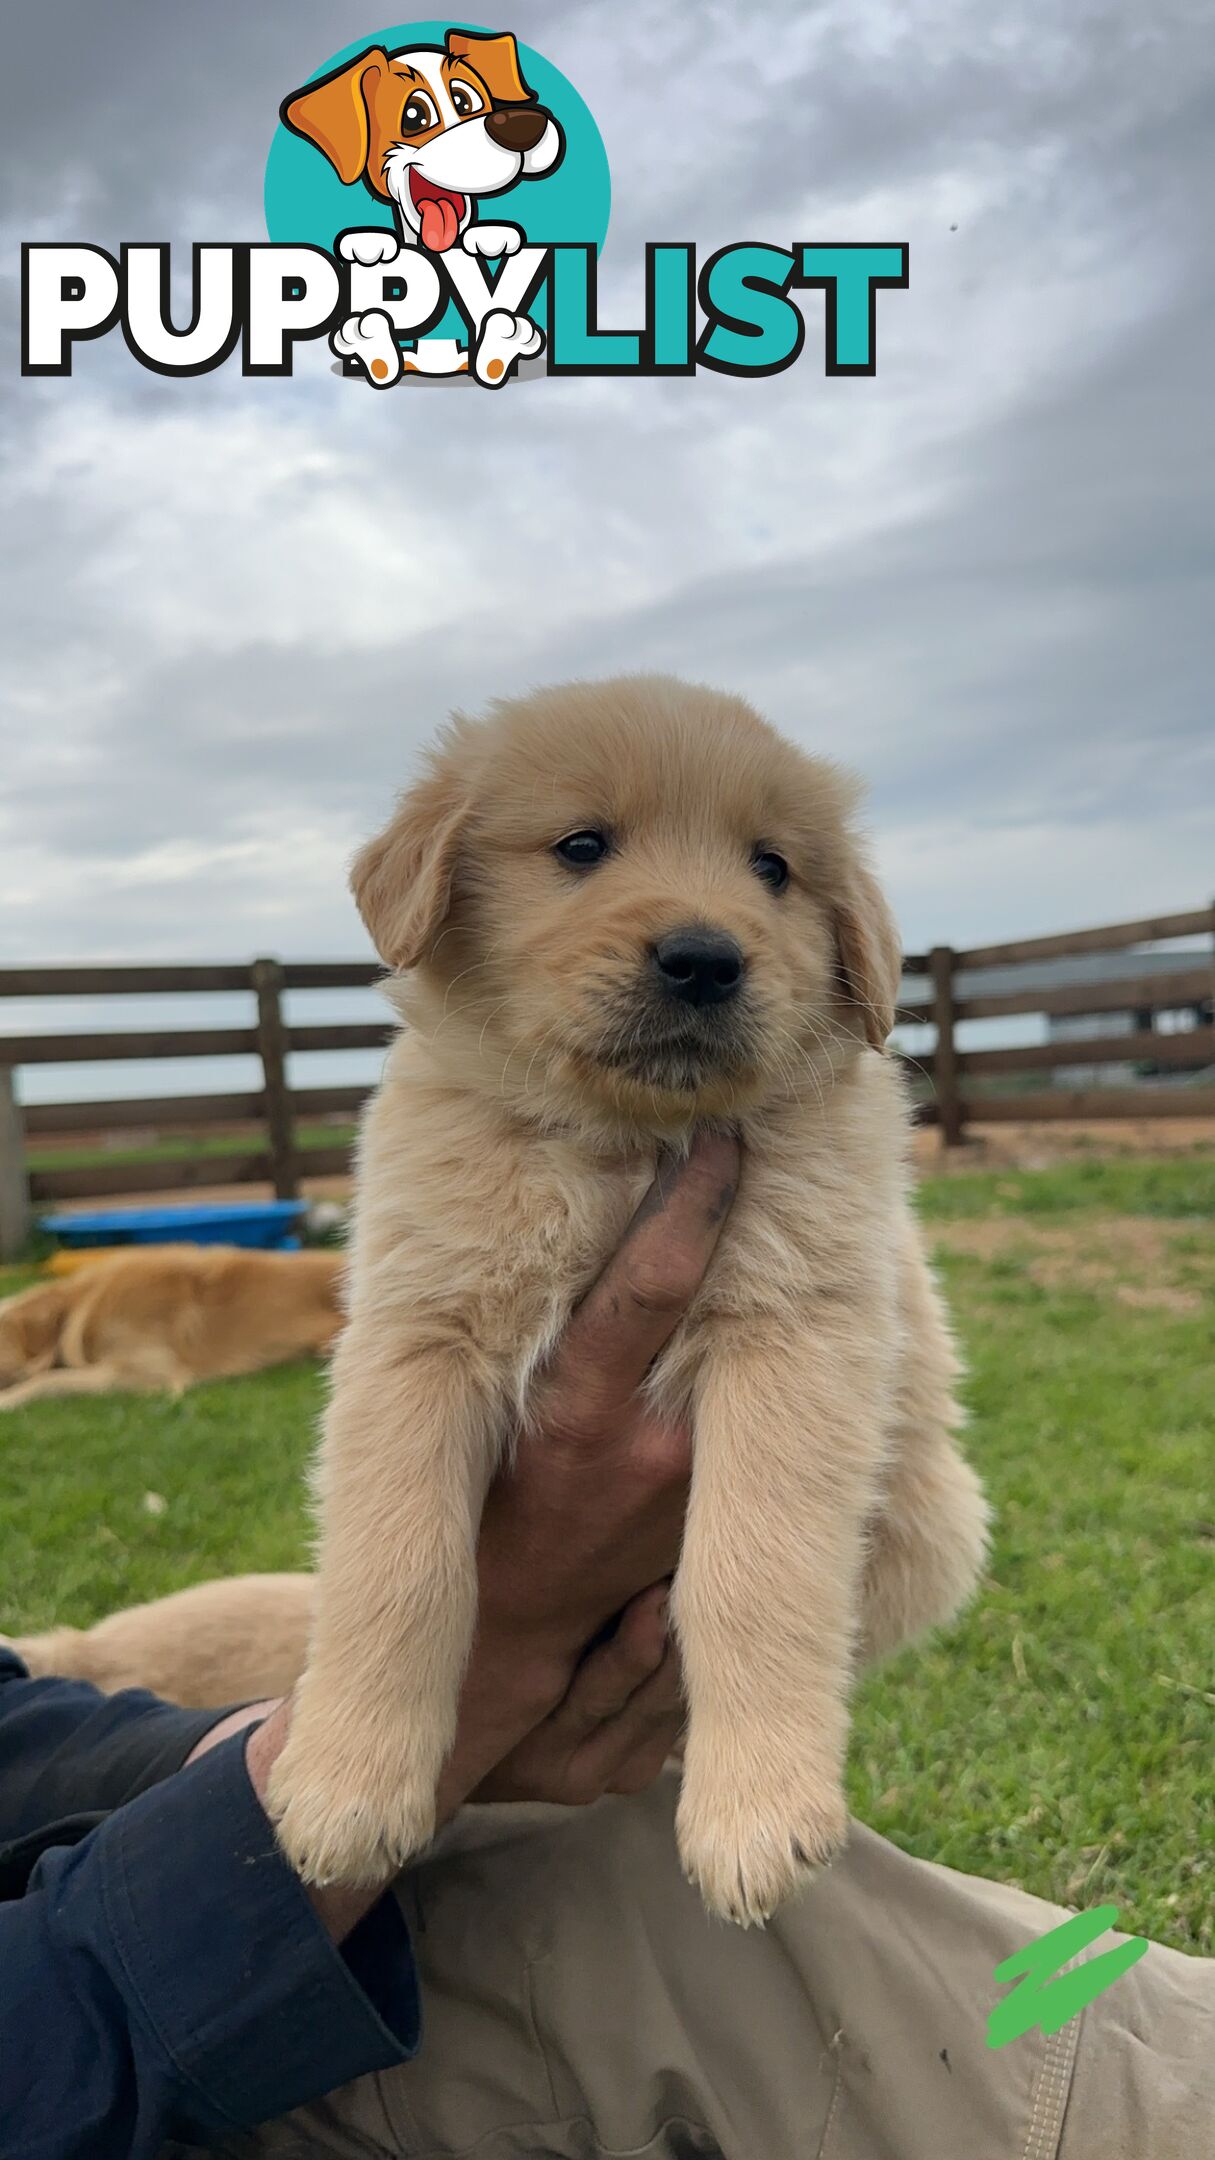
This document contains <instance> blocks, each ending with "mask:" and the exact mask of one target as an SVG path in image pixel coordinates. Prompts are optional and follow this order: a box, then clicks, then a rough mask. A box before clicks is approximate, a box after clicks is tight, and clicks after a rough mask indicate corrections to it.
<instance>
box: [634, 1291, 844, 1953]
mask: <svg viewBox="0 0 1215 2160" xmlns="http://www.w3.org/2000/svg"><path fill="white" fill-rule="evenodd" d="M781 1333H782V1331H778V1330H776V1329H773V1330H772V1331H771V1334H770V1337H769V1339H765V1336H764V1331H763V1330H762V1329H761V1330H759V1331H752V1333H751V1334H750V1336H749V1337H748V1338H746V1339H744V1337H743V1335H742V1333H741V1331H740V1332H738V1333H735V1332H733V1330H727V1331H726V1332H725V1334H724V1335H723V1336H722V1338H721V1339H718V1340H715V1341H714V1342H713V1343H712V1345H711V1347H710V1350H709V1355H708V1361H707V1363H706V1365H705V1366H704V1367H703V1368H702V1372H701V1377H700V1381H699V1384H698V1388H697V1394H696V1402H695V1437H694V1453H693V1469H692V1495H691V1501H690V1505H689V1510H688V1519H687V1529H686V1533H685V1538H684V1549H683V1557H682V1559H681V1562H680V1567H679V1573H678V1575H677V1577H676V1582H675V1593H674V1609H675V1616H676V1624H677V1627H678V1633H679V1640H680V1645H681V1648H682V1652H683V1665H684V1674H685V1680H686V1685H687V1692H688V1701H689V1708H690V1722H689V1728H688V1737H687V1742H686V1747H685V1752H684V1775H683V1791H682V1795H681V1798H680V1803H679V1814H678V1823H677V1827H678V1835H679V1845H680V1853H681V1856H682V1859H683V1863H684V1868H685V1872H686V1873H687V1875H688V1876H689V1879H690V1880H692V1881H694V1882H696V1883H697V1884H698V1885H699V1887H700V1889H701V1892H702V1894H703V1896H704V1899H705V1902H706V1904H707V1905H708V1906H709V1908H710V1910H711V1911H713V1912H716V1913H719V1914H721V1915H722V1916H723V1917H724V1918H727V1919H731V1920H738V1921H740V1922H741V1923H742V1924H743V1925H744V1926H748V1925H750V1924H752V1923H753V1922H759V1923H762V1922H763V1921H764V1920H766V1919H767V1918H768V1917H769V1915H770V1914H771V1913H772V1912H774V1911H775V1909H776V1907H777V1906H778V1905H779V1904H780V1903H781V1901H782V1900H783V1899H784V1898H785V1897H787V1896H788V1895H789V1894H790V1892H791V1891H793V1890H795V1889H796V1888H797V1887H798V1886H799V1884H801V1883H803V1882H806V1881H808V1880H809V1879H810V1877H811V1876H812V1875H813V1874H814V1873H815V1872H816V1870H817V1869H818V1868H820V1867H822V1866H823V1865H825V1863H826V1862H827V1861H829V1860H830V1859H831V1858H832V1857H833V1855H834V1854H835V1853H836V1852H837V1851H838V1849H839V1847H840V1845H841V1844H842V1842H843V1839H844V1835H845V1829H846V1809H845V1803H844V1794H843V1786H842V1773H843V1762H844V1752H845V1747H846V1743H847V1730H848V1710H847V1698H848V1689H849V1683H850V1678H851V1662H852V1653H853V1638H854V1634H855V1629H856V1607H857V1596H858V1587H859V1581H860V1574H861V1565H862V1558H863V1536H864V1523H865V1519H866V1515H867V1512H868V1509H869V1506H870V1505H871V1500H872V1494H873V1490H874V1482H875V1476H876V1470H877V1465H878V1462H879V1460H880V1441H879V1437H878V1433H879V1428H878V1424H877V1418H876V1414H875V1412H874V1410H873V1409H871V1408H869V1407H867V1405H866V1402H865V1392H864V1390H863V1376H862V1375H861V1373H860V1372H858V1370H857V1365H858V1360H857V1359H856V1356H855V1352H854V1351H853V1350H850V1348H849V1346H848V1345H847V1343H846V1340H845V1339H843V1338H842V1337H841V1338H840V1339H839V1340H837V1341H835V1342H833V1341H832V1340H831V1338H830V1335H829V1334H828V1333H825V1332H822V1331H819V1332H816V1333H815V1335H814V1336H813V1337H812V1338H811V1337H810V1336H809V1335H808V1336H807V1338H806V1339H805V1340H804V1341H798V1342H793V1343H790V1342H789V1341H788V1340H787V1339H781Z"/></svg>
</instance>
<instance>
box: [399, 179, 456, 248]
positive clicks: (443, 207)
mask: <svg viewBox="0 0 1215 2160" xmlns="http://www.w3.org/2000/svg"><path fill="white" fill-rule="evenodd" d="M409 186H410V192H411V194H412V196H413V199H414V205H415V207H416V209H417V213H418V216H419V218H420V219H421V227H422V230H421V240H422V245H423V247H424V248H429V249H430V251H431V253H432V254H433V255H442V254H443V252H444V250H445V249H447V248H449V247H451V246H452V245H453V243H454V241H455V238H456V234H457V233H458V232H459V230H460V219H461V218H462V217H463V215H464V211H465V208H466V203H465V198H464V196H463V195H457V193H456V191H455V189H454V188H440V187H436V186H435V185H434V182H433V181H430V180H424V179H423V178H422V175H421V174H420V173H419V172H417V170H416V169H415V170H413V171H411V173H410V175H409Z"/></svg>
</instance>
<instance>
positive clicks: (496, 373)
mask: <svg viewBox="0 0 1215 2160" xmlns="http://www.w3.org/2000/svg"><path fill="white" fill-rule="evenodd" d="M543 350H544V333H543V331H541V330H539V329H538V328H537V326H536V324H535V323H534V322H532V321H531V320H530V318H529V317H528V316H526V315H511V314H508V313H507V310H506V309H505V308H491V310H490V312H489V314H488V315H487V316H486V318H485V321H484V324H483V325H482V329H481V336H480V338H479V340H478V342H477V357H476V376H477V380H478V382H482V383H485V384H486V386H487V387H488V388H489V389H491V390H496V389H498V388H499V386H500V385H501V384H502V383H504V382H505V381H506V378H507V376H508V375H509V374H510V373H511V370H512V369H513V368H514V366H515V363H516V361H518V360H530V359H532V358H533V357H534V355H535V354H536V353H539V352H543Z"/></svg>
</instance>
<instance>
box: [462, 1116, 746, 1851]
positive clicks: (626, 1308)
mask: <svg viewBox="0 0 1215 2160" xmlns="http://www.w3.org/2000/svg"><path fill="white" fill-rule="evenodd" d="M738 1167H739V1153H738V1146H737V1143H736V1142H735V1141H734V1140H732V1139H729V1138H726V1137H725V1136H724V1135H721V1134H707V1133H706V1134H702V1135H701V1136H700V1137H699V1138H698V1139H697V1141H696V1143H695V1145H694V1146H693V1149H692V1152H691V1155H690V1156H689V1158H688V1160H687V1161H686V1162H685V1163H683V1164H681V1165H678V1166H676V1165H674V1164H672V1165H669V1166H666V1167H664V1169H663V1171H662V1174H661V1176H660V1178H659V1179H657V1180H656V1181H655V1183H654V1185H652V1186H651V1188H650V1190H649V1192H648V1193H647V1195H646V1197H645V1199H644V1200H643V1201H642V1203H641V1206H640V1207H639V1209H638V1210H637V1213H636V1215H635V1216H634V1218H633V1221H632V1223H631V1224H630V1226H629V1229H628V1230H627V1231H626V1233H625V1236H624V1239H623V1241H622V1243H621V1245H620V1247H619V1250H618V1251H617V1252H616V1253H615V1254H614V1256H613V1258H612V1259H611V1260H610V1261H609V1262H608V1265H607V1267H606V1268H605V1270H604V1272H603V1274H602V1275H601V1276H600V1278H599V1280H598V1282H596V1283H595V1285H594V1286H593V1288H592V1289H591V1290H590V1291H588V1293H587V1295H586V1297H585V1298H584V1299H583V1301H582V1303H581V1305H580V1306H579V1307H578V1309H577V1311H576V1312H575V1314H574V1316H573V1318H572V1320H571V1321H570V1324H569V1327H568V1328H567V1330H566V1333H565V1336H564V1337H563V1339H562V1342H561V1343H560V1345H559V1347H558V1349H557V1352H556V1355H555V1357H554V1359H553V1362H552V1365H551V1366H550V1368H549V1370H548V1372H547V1373H546V1374H545V1376H544V1377H543V1379H542V1380H541V1382H540V1384H539V1386H538V1388H537V1391H536V1395H535V1401H534V1412H535V1415H534V1426H533V1429H532V1430H530V1431H529V1432H528V1433H526V1434H524V1435H523V1436H522V1438H521V1439H520V1441H519V1444H518V1447H517V1450H516V1452H515V1457H514V1460H513V1462H512V1463H511V1464H510V1465H509V1466H507V1467H506V1468H504V1469H503V1471H502V1472H500V1474H499V1476H498V1477H497V1479H496V1480H495V1482H494V1484H493V1486H492V1488H491V1490H490V1493H489V1495H488V1498H487V1500H486V1505H485V1509H484V1513H483V1516H482V1524H481V1537H480V1543H479V1546H478V1555H477V1559H478V1576H479V1612H478V1626H477V1636H476V1642H475V1645H474V1649H473V1654H472V1658H471V1660H470V1663H469V1669H468V1674H467V1676H466V1680H465V1685H464V1692H463V1695H462V1697H461V1705H460V1721H459V1727H458V1731H457V1737H456V1744H455V1747H454V1749H453V1751H452V1755H451V1757H450V1758H449V1761H448V1764H447V1767H446V1770H445V1772H444V1775H443V1778H442V1780H441V1781H440V1788H439V1819H440V1820H442V1819H443V1818H444V1816H445V1815H447V1814H450V1813H451V1812H452V1811H453V1810H454V1809H455V1808H456V1807H457V1806H459V1805H460V1803H461V1802H462V1801H463V1800H465V1799H467V1798H469V1797H470V1796H472V1795H476V1796H477V1797H479V1798H487V1799H488V1798H508V1797H509V1798H512V1799H526V1798H530V1799H557V1800H565V1801H569V1802H577V1801H580V1800H587V1799H593V1798H597V1797H598V1794H599V1793H600V1792H601V1791H606V1790H613V1791H635V1790H638V1789H639V1788H640V1785H641V1784H645V1783H649V1782H650V1780H651V1779H652V1778H653V1777H654V1776H656V1775H657V1773H658V1770H659V1769H660V1768H661V1765H662V1762H663V1760H664V1759H665V1757H666V1755H667V1754H668V1753H669V1751H670V1746H671V1743H672V1742H673V1740H674V1738H675V1736H676V1734H677V1732H678V1729H679V1723H680V1717H679V1694H678V1671H677V1666H676V1662H675V1656H674V1652H673V1650H672V1649H670V1648H669V1647H666V1648H664V1644H663V1641H662V1640H660V1638H659V1634H658V1629H659V1624H660V1608H661V1607H664V1606H665V1590H666V1584H667V1580H668V1578H669V1577H670V1576H671V1575H672V1574H673V1572H674V1570H675V1566H676V1564H677V1561H678V1558H679V1546H680V1539H681V1536H682V1532H683V1518H684V1511H685V1507H686V1504H687V1495H688V1481H689V1476H690V1472H691V1438H690V1435H689V1433H688V1431H687V1429H686V1427H684V1426H682V1425H678V1424H673V1423H671V1422H670V1421H669V1420H665V1419H662V1418H659V1417H657V1416H656V1415H655V1414H654V1412H653V1411H651V1410H650V1409H648V1408H647V1407H646V1405H645V1404H644V1403H643V1402H642V1401H641V1399H640V1394H639V1391H640V1388H641V1385H642V1383H643V1381H644V1379H645V1377H646V1374H647V1373H648V1371H649V1369H650V1367H651V1365H652V1364H653V1362H654V1359H655V1358H656V1357H657V1356H658V1353H659V1352H660V1350H661V1349H662V1348H663V1345H664V1344H665V1343H666V1342H667V1341H668V1340H669V1338H670V1337H671V1335H672V1334H673V1333H674V1331H675V1329H676V1328H677V1327H678V1325H679V1322H680V1320H681V1319H682V1318H683V1315H684V1313H685V1312H686V1310H687V1308H688V1306H689V1304H690V1303H691V1300H692V1298H693V1297H694V1296H695V1294H696V1291H697V1290H698V1289H699V1287H700V1284H701V1281H702V1280H703V1277H704V1275H705V1272H706V1270H707V1268H708V1265H709V1262H710V1260H711V1259H712V1256H713V1252H714V1249H715V1247H716V1244H717V1239H718V1237H719V1235H720V1232H721V1226H722V1223H723V1222H724V1220H725V1217H726V1215H727V1213H728V1211H729V1208H730V1205H731V1202H732V1200H733V1197H734V1190H735V1186H736V1183H737V1178H738ZM645 1593H650V1594H649V1596H648V1597H647V1596H646V1595H645ZM626 1607H627V1608H629V1611H628V1613H627V1615H626V1617H625V1619H624V1620H622V1622H621V1626H620V1628H619V1629H618V1630H617V1634H616V1637H615V1638H614V1639H613V1640H612V1641H609V1642H607V1643H602V1644H599V1645H598V1646H597V1647H596V1648H594V1649H592V1650H591V1651H590V1652H589V1653H587V1654H586V1656H585V1658H584V1652H586V1646H587V1644H588V1643H593V1642H594V1641H595V1638H596V1637H597V1636H599V1635H600V1634H601V1633H602V1631H603V1629H604V1628H605V1627H606V1626H607V1625H608V1624H609V1623H611V1622H612V1621H614V1620H615V1619H616V1618H617V1616H618V1615H621V1614H625V1608H626ZM661 1624H662V1628H663V1635H664V1636H665V1616H664V1615H663V1616H662V1620H661Z"/></svg>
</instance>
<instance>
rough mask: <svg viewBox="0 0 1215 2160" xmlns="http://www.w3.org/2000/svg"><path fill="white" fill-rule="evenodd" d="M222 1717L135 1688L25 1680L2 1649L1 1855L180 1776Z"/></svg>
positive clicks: (22, 1670)
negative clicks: (50, 1827) (106, 1691)
mask: <svg viewBox="0 0 1215 2160" xmlns="http://www.w3.org/2000/svg"><path fill="white" fill-rule="evenodd" d="M219 1715H220V1713H219V1712H217V1711H215V1710H181V1709H178V1708H177V1707H176V1706H175V1705H174V1704H172V1703H164V1702H160V1701H158V1699H157V1698H156V1696H154V1695H149V1694H147V1693H145V1692H144V1691H143V1690H142V1689H134V1688H130V1689H125V1690H124V1691H123V1692H122V1693H121V1694H118V1695H102V1694H101V1693H100V1692H99V1691H98V1689H96V1688H95V1687H91V1686H90V1685H89V1684H88V1682H87V1681H83V1680H61V1679H44V1680H31V1679H30V1678H29V1676H28V1674H27V1673H26V1671H25V1668H24V1666H23V1665H22V1664H21V1663H20V1661H19V1659H17V1658H16V1657H15V1656H13V1654H12V1653H11V1652H9V1651H5V1650H3V1649H0V1848H2V1847H3V1846H5V1845H7V1844H12V1843H14V1842H15V1841H16V1840H18V1839H21V1838H25V1837H27V1836H29V1834H30V1833H32V1832H35V1831H38V1830H40V1829H42V1828H43V1827H44V1826H45V1825H46V1824H48V1823H54V1822H59V1821H62V1820H63V1819H64V1818H65V1817H68V1816H78V1815H81V1814H97V1815H101V1814H104V1813H106V1812H107V1811H108V1810H109V1809H111V1808H115V1807H121V1806H123V1804H124V1803H125V1802H126V1801H128V1800H131V1799H134V1798H135V1796H136V1795H137V1794H138V1793H141V1792H144V1791H146V1789H147V1787H148V1786H149V1785H153V1784H155V1783H156V1782H157V1780H158V1779H160V1778H163V1777H169V1776H171V1774H172V1773H173V1771H175V1770H178V1769H180V1767H181V1765H182V1763H183V1762H184V1761H185V1760H186V1758H187V1756H188V1755H189V1753H190V1751H191V1749H192V1748H193V1747H195V1746H196V1745H197V1743H198V1741H199V1739H200V1738H201V1737H202V1735H203V1734H204V1733H205V1732H207V1730H208V1729H209V1728H210V1727H212V1726H213V1725H214V1724H215V1722H216V1719H217V1717H218V1716H219Z"/></svg>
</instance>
